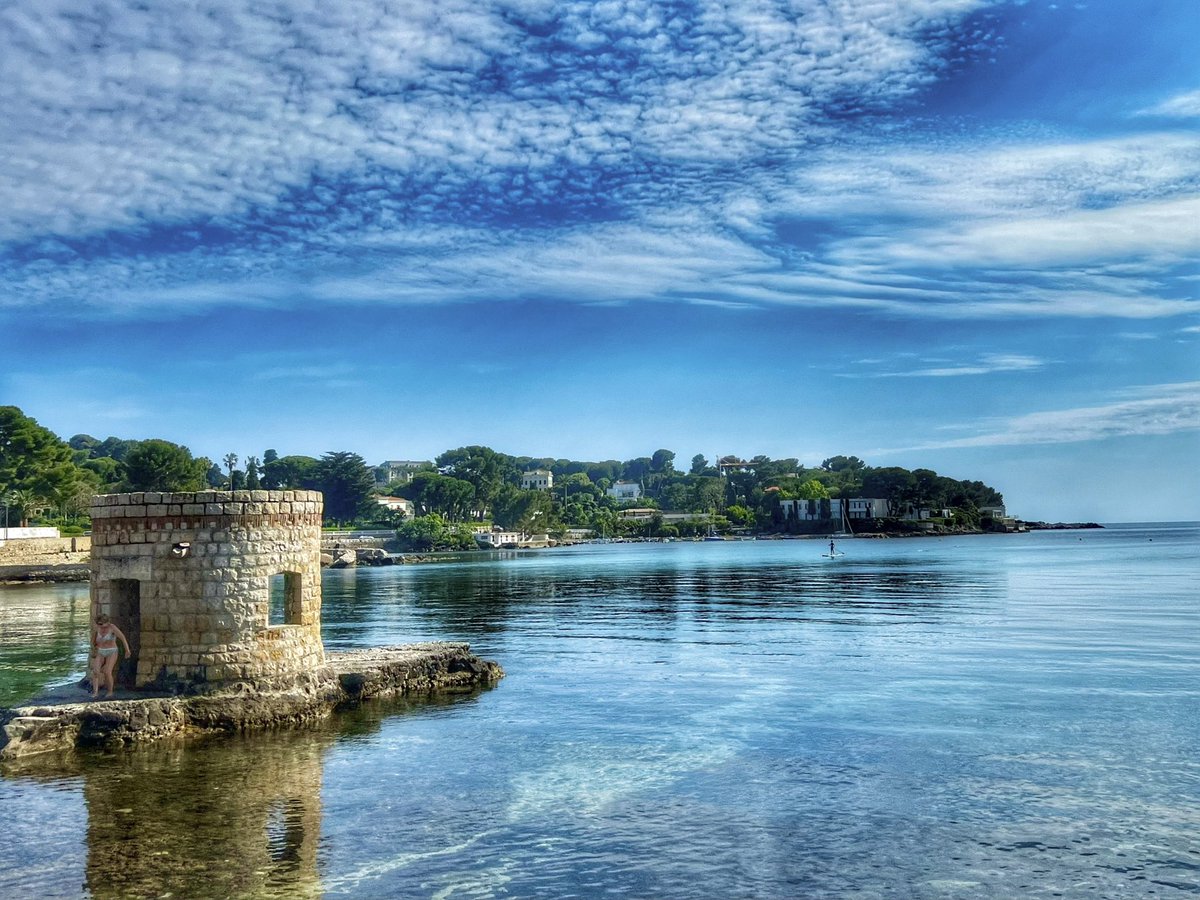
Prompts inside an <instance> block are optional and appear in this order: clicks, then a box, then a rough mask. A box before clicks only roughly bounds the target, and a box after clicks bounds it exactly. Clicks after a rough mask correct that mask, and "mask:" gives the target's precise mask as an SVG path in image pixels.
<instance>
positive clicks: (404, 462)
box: [375, 459, 433, 484]
mask: <svg viewBox="0 0 1200 900" xmlns="http://www.w3.org/2000/svg"><path fill="white" fill-rule="evenodd" d="M431 465H433V464H432V463H429V462H423V461H421V460H416V459H388V460H384V461H383V462H381V463H380V464H379V465H377V466H376V467H375V483H376V484H397V483H398V484H408V482H410V481H412V477H413V475H414V474H415V473H416V472H419V471H420V470H421V469H425V468H428V467H429V466H431Z"/></svg>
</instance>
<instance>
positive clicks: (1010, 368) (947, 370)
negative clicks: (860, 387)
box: [839, 353, 1046, 378]
mask: <svg viewBox="0 0 1200 900" xmlns="http://www.w3.org/2000/svg"><path fill="white" fill-rule="evenodd" d="M926 362H931V361H926ZM939 362H941V363H942V364H937V365H923V366H921V367H919V368H915V369H888V370H886V371H882V372H847V373H839V377H841V378H957V377H960V376H964V375H991V374H994V373H996V372H1032V371H1036V370H1038V369H1041V368H1042V367H1043V366H1045V365H1046V360H1044V359H1039V358H1038V357H1035V356H1026V355H1023V354H1018V353H1013V354H1003V353H985V354H983V355H982V356H981V357H980V358H979V359H978V360H975V361H972V362H955V363H954V364H952V365H947V364H945V362H946V361H939Z"/></svg>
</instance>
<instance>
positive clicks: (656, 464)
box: [650, 450, 675, 475]
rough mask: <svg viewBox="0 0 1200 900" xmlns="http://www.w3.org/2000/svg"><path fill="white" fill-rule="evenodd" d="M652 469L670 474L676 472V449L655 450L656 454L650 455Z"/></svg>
mask: <svg viewBox="0 0 1200 900" xmlns="http://www.w3.org/2000/svg"><path fill="white" fill-rule="evenodd" d="M650 470H651V471H652V472H661V473H662V474H664V475H670V474H671V473H672V472H674V471H675V451H673V450H655V451H654V455H653V456H652V457H650Z"/></svg>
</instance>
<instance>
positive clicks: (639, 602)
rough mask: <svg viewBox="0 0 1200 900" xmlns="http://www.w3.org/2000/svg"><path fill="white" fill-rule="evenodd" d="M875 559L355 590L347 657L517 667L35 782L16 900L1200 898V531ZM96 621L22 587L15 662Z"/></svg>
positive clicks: (13, 852) (555, 570)
mask: <svg viewBox="0 0 1200 900" xmlns="http://www.w3.org/2000/svg"><path fill="white" fill-rule="evenodd" d="M840 546H841V549H844V550H845V551H846V556H845V557H843V558H841V559H838V560H835V561H830V560H827V559H823V558H821V556H820V552H821V549H822V545H821V544H820V543H818V542H813V541H778V542H768V541H759V542H739V543H698V544H692V543H681V544H666V545H661V544H655V545H640V544H634V545H608V546H593V547H580V548H574V549H569V550H556V551H548V552H542V553H528V554H508V555H503V556H489V557H474V558H471V559H470V560H467V561H462V562H456V563H448V564H437V565H432V564H431V565H425V566H411V567H396V568H390V569H366V570H360V571H354V570H344V571H340V572H329V573H327V575H326V580H325V611H324V618H325V622H326V627H325V640H326V645H327V647H329V648H331V649H333V648H343V647H354V646H370V645H377V644H388V643H400V642H405V641H412V640H425V639H452V640H466V641H469V642H470V643H471V644H472V645H473V647H474V648H475V649H476V651H477V652H479V653H481V654H482V655H485V656H487V657H490V658H494V659H496V660H498V661H499V662H500V663H501V664H502V665H503V666H504V668H505V670H506V671H507V673H508V676H507V678H506V679H505V680H504V681H503V682H501V683H500V685H499V686H498V687H497V688H495V689H493V690H489V691H485V692H482V693H479V694H477V695H473V696H469V697H463V698H457V699H454V700H448V701H446V702H444V703H440V704H437V705H419V706H410V705H405V704H392V705H375V706H370V707H367V708H364V709H363V710H360V711H359V712H358V713H357V714H355V715H352V716H345V717H342V718H339V719H336V720H334V721H332V722H330V723H328V724H327V725H326V726H325V727H322V728H318V729H313V730H311V731H304V732H285V733H280V734H274V735H260V736H255V737H251V738H244V739H237V740H216V741H208V742H204V743H195V744H190V745H187V746H182V747H175V746H172V747H167V748H157V749H153V750H148V751H138V752H130V753H120V754H112V755H103V756H101V755H97V756H83V757H80V758H77V759H75V760H74V761H71V762H70V763H68V764H66V765H67V766H68V768H67V770H66V771H65V772H64V771H62V770H57V771H56V770H53V769H47V768H46V767H44V766H43V767H32V768H26V769H24V770H18V771H10V772H9V773H7V777H5V778H4V779H0V809H3V810H4V813H5V818H6V820H7V825H8V827H7V829H6V837H7V839H6V840H4V841H0V895H3V896H68V897H71V896H81V895H89V894H90V895H94V896H158V895H161V894H166V893H168V892H173V893H174V895H175V896H225V897H228V896H251V895H252V896H331V897H332V896H362V897H571V896H577V897H599V896H604V895H617V896H631V897H856V898H868V897H878V898H895V897H935V898H941V897H946V898H959V897H1183V896H1194V895H1196V894H1200V591H1198V586H1200V525H1167V526H1161V525H1160V526H1153V525H1137V526H1114V527H1110V528H1108V529H1105V530H1104V531H1073V532H1042V533H1035V534H1031V535H1007V536H1000V535H996V536H980V537H963V538H945V539H932V538H930V539H914V540H880V541H870V540H848V541H845V542H843V543H842V544H841V545H840ZM31 591H32V593H31ZM80 602H83V601H82V600H81V595H80V593H79V591H78V589H77V588H70V587H63V588H40V589H20V590H17V589H13V590H6V591H0V626H7V632H6V634H7V635H8V636H9V637H6V639H5V642H4V645H3V646H4V648H5V649H6V650H11V649H12V647H13V646H16V645H15V644H14V643H13V641H12V639H11V636H13V635H18V636H20V635H24V638H23V640H25V641H26V643H28V641H29V639H30V635H32V636H33V637H36V635H37V633H38V632H37V629H36V628H32V630H31V627H27V626H26V625H25V624H22V626H21V627H22V628H24V631H21V630H20V629H19V628H17V627H16V626H17V623H18V622H19V623H27V620H29V619H30V617H31V615H32V619H33V620H35V621H38V622H46V623H50V624H48V625H46V626H45V627H46V628H48V629H51V631H47V632H46V635H47V639H49V638H50V637H51V636H52V635H57V636H58V637H57V643H56V644H55V646H57V647H59V648H60V650H61V647H62V646H63V645H64V641H65V644H66V645H67V646H75V645H73V644H71V641H70V639H69V634H70V629H72V628H75V629H78V628H79V627H81V624H80V617H79V616H78V615H76V614H72V613H71V612H70V611H71V610H73V609H75V607H76V606H77V604H78V603H80ZM5 610H8V611H9V612H8V613H7V618H5V616H6V612H5ZM12 610H20V611H21V612H20V613H19V614H17V613H14V612H12ZM31 610H32V611H33V613H32V614H31V613H30V611H31ZM64 623H67V624H64ZM71 623H73V624H71ZM64 630H65V632H66V633H67V634H68V637H67V638H64V637H63V633H64ZM18 643H19V642H18ZM21 646H25V645H21ZM73 652H74V654H75V655H74V656H73V657H72V662H71V663H70V665H75V666H77V667H78V668H82V657H81V654H82V652H83V647H82V637H80V638H79V640H78V648H77V649H76V650H75V651H73ZM10 655H13V654H11V653H10ZM18 655H20V654H18ZM67 655H68V656H70V653H68V654H67ZM39 665H41V666H43V667H44V675H45V679H44V680H45V681H46V682H50V681H54V680H56V679H62V678H63V677H65V676H66V675H67V674H70V673H69V672H68V671H65V670H63V669H62V668H61V667H62V665H63V662H62V652H59V653H58V655H57V656H54V659H53V660H52V661H51V662H37V661H36V660H34V661H32V662H31V661H30V659H29V653H28V652H24V653H23V655H21V663H20V665H18V666H15V667H8V668H5V667H4V666H0V675H4V674H5V673H6V672H11V671H16V670H18V669H19V670H20V672H21V674H22V677H23V678H28V677H29V673H30V670H31V669H33V670H37V666H39ZM56 666H58V668H55V667H56Z"/></svg>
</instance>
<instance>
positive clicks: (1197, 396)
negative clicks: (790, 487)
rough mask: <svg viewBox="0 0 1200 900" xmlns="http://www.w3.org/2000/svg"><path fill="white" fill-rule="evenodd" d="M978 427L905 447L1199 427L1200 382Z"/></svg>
mask: <svg viewBox="0 0 1200 900" xmlns="http://www.w3.org/2000/svg"><path fill="white" fill-rule="evenodd" d="M976 428H978V429H979V432H980V433H978V434H975V435H973V436H970V437H963V438H956V439H954V440H949V441H940V442H934V443H929V444H923V445H921V446H918V447H908V448H904V449H905V450H944V449H957V448H971V447H1007V446H1024V445H1031V444H1067V443H1078V442H1080V441H1097V440H1107V439H1110V438H1118V437H1129V436H1138V435H1165V434H1175V433H1177V432H1185V431H1195V430H1197V429H1200V381H1192V382H1183V383H1175V384H1158V385H1148V386H1144V387H1137V388H1130V389H1128V390H1127V391H1125V392H1124V393H1123V395H1121V396H1119V397H1118V398H1115V399H1114V400H1113V402H1110V403H1106V404H1103V405H1099V406H1087V407H1079V408H1074V409H1058V410H1047V411H1044V412H1033V413H1027V414H1025V415H1022V416H1016V417H1013V418H1009V419H988V420H984V421H982V422H978V423H976ZM877 452H879V453H893V452H900V451H896V450H886V451H882V450H881V451H877Z"/></svg>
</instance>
